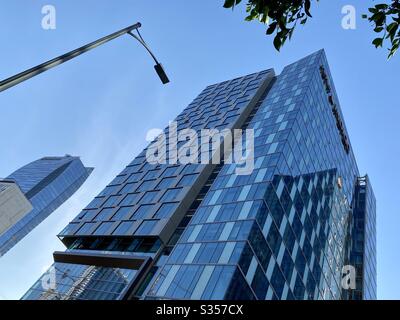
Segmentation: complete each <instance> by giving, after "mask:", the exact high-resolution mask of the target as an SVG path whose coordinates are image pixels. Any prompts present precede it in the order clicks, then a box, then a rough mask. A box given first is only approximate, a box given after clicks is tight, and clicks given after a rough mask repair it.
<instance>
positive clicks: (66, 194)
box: [0, 156, 93, 255]
mask: <svg viewBox="0 0 400 320" xmlns="http://www.w3.org/2000/svg"><path fill="white" fill-rule="evenodd" d="M92 170H93V169H92V168H85V167H84V166H83V164H82V162H81V161H80V159H79V158H76V157H71V156H65V157H46V158H42V159H39V160H37V161H34V162H32V163H30V164H28V165H26V166H24V167H22V168H21V169H19V170H17V171H15V172H14V173H12V174H11V175H10V176H9V177H7V179H8V180H12V181H15V182H16V183H17V184H18V186H19V187H20V189H21V191H22V192H23V193H24V194H25V197H26V198H27V199H28V200H29V201H30V202H31V204H32V206H33V210H32V211H30V212H29V213H28V214H27V215H25V216H24V217H23V218H22V219H20V220H19V221H18V222H17V223H16V224H14V225H13V226H12V227H10V228H9V229H8V230H7V231H6V232H4V233H3V234H2V235H0V255H4V254H5V253H6V252H7V251H8V250H10V249H11V248H12V247H13V246H14V245H15V244H16V243H18V242H19V241H20V240H21V239H22V238H23V237H25V236H26V235H27V234H28V233H29V232H30V231H31V230H33V229H34V228H35V227H36V226H37V225H38V224H40V223H41V222H42V221H43V220H44V219H46V218H47V217H48V216H49V215H50V214H51V213H52V212H53V211H54V210H56V209H57V208H58V207H59V206H60V205H61V204H63V203H64V202H65V201H66V200H67V199H68V198H70V197H71V195H72V194H74V193H75V191H76V190H78V189H79V187H80V186H81V185H82V184H83V182H84V181H85V180H86V179H87V178H88V176H89V175H90V173H91V172H92Z"/></svg>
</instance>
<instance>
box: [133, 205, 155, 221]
mask: <svg viewBox="0 0 400 320" xmlns="http://www.w3.org/2000/svg"><path fill="white" fill-rule="evenodd" d="M152 207H153V206H152V205H148V204H146V205H141V206H140V207H139V208H138V209H137V210H136V212H135V214H134V215H133V217H132V219H135V220H141V219H144V218H146V216H147V215H148V213H149V211H150V210H151V208H152Z"/></svg>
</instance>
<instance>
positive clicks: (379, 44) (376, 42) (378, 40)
mask: <svg viewBox="0 0 400 320" xmlns="http://www.w3.org/2000/svg"><path fill="white" fill-rule="evenodd" d="M372 44H373V45H375V48H378V47H382V44H383V38H376V39H374V41H372Z"/></svg>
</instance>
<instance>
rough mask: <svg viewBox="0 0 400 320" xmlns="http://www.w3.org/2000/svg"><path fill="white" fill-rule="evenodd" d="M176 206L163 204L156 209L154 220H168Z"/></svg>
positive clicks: (174, 204)
mask: <svg viewBox="0 0 400 320" xmlns="http://www.w3.org/2000/svg"><path fill="white" fill-rule="evenodd" d="M176 206H177V204H176V203H163V204H162V205H161V207H160V209H158V211H157V213H156V215H155V216H154V218H156V219H166V218H169V217H170V216H171V214H172V212H173V211H174V210H175V208H176Z"/></svg>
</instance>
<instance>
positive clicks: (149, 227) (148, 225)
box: [135, 220, 158, 236]
mask: <svg viewBox="0 0 400 320" xmlns="http://www.w3.org/2000/svg"><path fill="white" fill-rule="evenodd" d="M157 222H158V221H157V220H148V221H143V222H142V224H141V225H140V227H139V228H138V229H137V230H136V232H135V235H138V236H146V235H149V234H151V232H152V231H153V229H154V227H155V226H156V224H157Z"/></svg>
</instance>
